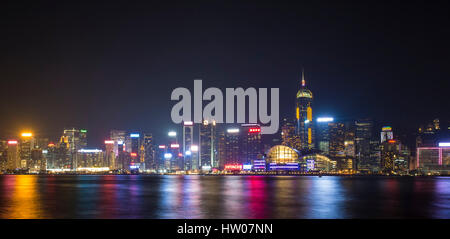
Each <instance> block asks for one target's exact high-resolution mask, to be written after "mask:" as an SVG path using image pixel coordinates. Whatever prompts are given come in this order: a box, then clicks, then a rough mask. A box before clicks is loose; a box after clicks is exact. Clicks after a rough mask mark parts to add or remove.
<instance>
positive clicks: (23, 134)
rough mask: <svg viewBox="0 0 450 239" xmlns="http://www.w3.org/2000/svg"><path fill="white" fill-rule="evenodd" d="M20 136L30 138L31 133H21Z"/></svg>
mask: <svg viewBox="0 0 450 239" xmlns="http://www.w3.org/2000/svg"><path fill="white" fill-rule="evenodd" d="M21 136H22V137H32V136H33V133H31V132H23V133H22V134H21Z"/></svg>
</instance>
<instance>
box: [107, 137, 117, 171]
mask: <svg viewBox="0 0 450 239" xmlns="http://www.w3.org/2000/svg"><path fill="white" fill-rule="evenodd" d="M105 161H106V162H105V164H106V165H107V167H109V168H110V169H111V170H115V169H117V168H118V164H117V161H116V154H115V153H114V140H105Z"/></svg>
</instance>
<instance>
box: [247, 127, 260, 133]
mask: <svg viewBox="0 0 450 239" xmlns="http://www.w3.org/2000/svg"><path fill="white" fill-rule="evenodd" d="M248 132H250V133H259V132H261V129H260V128H250V129H249V130H248Z"/></svg>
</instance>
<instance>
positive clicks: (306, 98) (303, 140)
mask: <svg viewBox="0 0 450 239" xmlns="http://www.w3.org/2000/svg"><path fill="white" fill-rule="evenodd" d="M312 101H313V94H312V92H311V91H310V90H308V89H307V88H306V81H305V71H304V70H303V69H302V82H301V87H300V90H299V91H298V92H297V98H296V107H295V110H296V112H295V114H296V119H297V124H296V133H297V134H298V136H299V138H300V149H299V150H309V149H313V148H314V132H313V129H314V128H313V124H314V122H313V118H312Z"/></svg>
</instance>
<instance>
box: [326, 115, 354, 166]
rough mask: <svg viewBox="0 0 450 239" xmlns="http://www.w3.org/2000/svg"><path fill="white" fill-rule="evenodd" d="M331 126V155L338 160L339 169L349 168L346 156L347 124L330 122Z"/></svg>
mask: <svg viewBox="0 0 450 239" xmlns="http://www.w3.org/2000/svg"><path fill="white" fill-rule="evenodd" d="M329 127H330V128H329V131H330V149H329V157H330V158H331V159H332V160H334V161H336V162H337V168H338V169H339V170H346V169H349V168H348V164H347V162H346V157H345V156H346V155H345V125H344V123H341V122H331V123H329Z"/></svg>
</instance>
